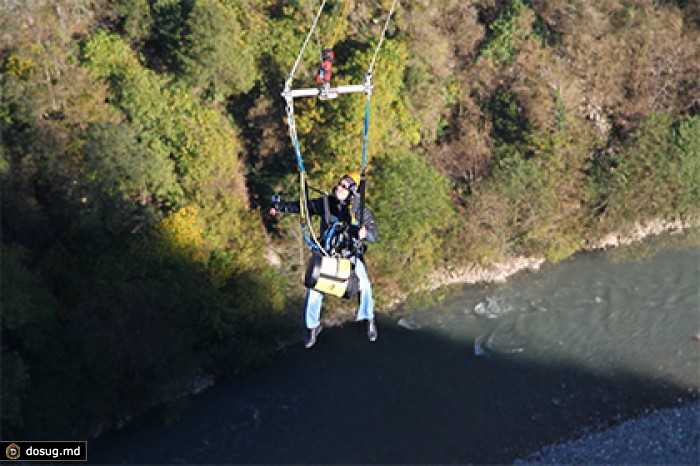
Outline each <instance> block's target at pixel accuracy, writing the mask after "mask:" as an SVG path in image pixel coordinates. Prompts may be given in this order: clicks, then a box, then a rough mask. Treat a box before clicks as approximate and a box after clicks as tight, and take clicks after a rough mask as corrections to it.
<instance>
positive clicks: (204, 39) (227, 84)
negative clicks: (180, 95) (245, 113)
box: [174, 1, 257, 101]
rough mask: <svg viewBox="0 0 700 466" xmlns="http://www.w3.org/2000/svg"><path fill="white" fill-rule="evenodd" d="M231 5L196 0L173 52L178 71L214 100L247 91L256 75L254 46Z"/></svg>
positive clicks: (197, 89) (220, 99)
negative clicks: (247, 39)
mask: <svg viewBox="0 0 700 466" xmlns="http://www.w3.org/2000/svg"><path fill="white" fill-rule="evenodd" d="M245 36H246V29H245V28H244V27H243V26H242V25H241V23H240V21H239V18H238V14H237V12H236V11H235V9H234V8H232V7H230V6H227V5H225V4H223V3H220V2H217V1H209V2H195V3H194V6H193V7H192V10H191V11H190V12H189V15H188V17H187V20H186V21H185V23H184V33H183V36H182V41H181V43H180V44H178V45H179V46H178V48H177V50H176V51H175V52H174V53H175V58H176V63H177V68H178V72H179V73H180V74H182V76H183V79H184V80H185V81H186V82H187V83H188V84H190V85H191V86H193V87H194V88H195V89H196V91H195V92H197V93H203V94H204V95H210V96H211V97H212V98H213V99H214V100H215V101H223V99H224V98H225V97H227V96H229V95H231V94H237V93H242V92H246V91H249V90H250V89H251V87H252V86H253V82H254V80H255V78H256V76H257V70H256V69H255V62H254V58H255V57H254V56H253V54H252V52H253V50H254V49H253V48H252V47H251V46H250V45H249V44H247V43H246V40H245Z"/></svg>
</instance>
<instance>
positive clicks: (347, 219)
mask: <svg viewBox="0 0 700 466" xmlns="http://www.w3.org/2000/svg"><path fill="white" fill-rule="evenodd" d="M324 199H327V202H328V208H327V210H328V211H327V212H326V206H325V205H324V204H325V203H324ZM276 208H277V210H279V211H281V212H288V213H296V214H298V213H299V201H297V202H280V203H279V204H278V205H277V206H276ZM359 210H360V199H359V196H358V195H355V196H354V197H353V198H352V201H351V202H347V201H346V202H341V201H340V200H338V198H336V197H335V196H333V195H328V196H325V197H319V198H316V199H311V200H310V201H309V213H310V214H311V215H318V216H320V217H321V241H324V242H325V241H326V237H327V235H328V234H329V233H330V231H331V228H332V227H333V226H334V225H336V224H338V225H339V226H341V227H346V228H347V231H349V233H350V235H351V236H352V237H353V238H357V234H358V231H359V227H360V224H359V222H360V216H359ZM362 224H363V225H364V226H365V227H367V237H365V239H364V241H366V242H368V243H374V242H375V241H377V240H378V239H379V230H378V229H377V224H376V223H375V221H374V215H372V211H371V210H370V209H369V207H367V206H365V208H364V211H363V215H362ZM338 225H336V226H338ZM336 233H337V231H336Z"/></svg>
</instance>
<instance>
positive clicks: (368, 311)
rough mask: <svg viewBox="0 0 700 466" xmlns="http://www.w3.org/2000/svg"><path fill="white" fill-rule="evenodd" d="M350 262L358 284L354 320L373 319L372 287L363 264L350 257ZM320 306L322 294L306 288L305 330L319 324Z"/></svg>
mask: <svg viewBox="0 0 700 466" xmlns="http://www.w3.org/2000/svg"><path fill="white" fill-rule="evenodd" d="M350 261H351V262H352V263H353V264H355V273H356V274H357V278H358V281H359V283H360V306H359V307H358V308H357V316H356V318H355V320H358V321H359V320H367V319H374V300H373V299H372V285H371V284H370V282H369V277H368V276H367V269H366V268H365V264H364V263H363V262H362V261H361V260H357V259H356V258H355V257H352V258H351V259H350ZM322 304H323V293H321V292H319V291H316V290H312V289H311V288H308V289H307V290H306V302H305V303H304V323H305V324H306V328H309V329H311V328H316V327H318V325H319V324H320V323H321V305H322Z"/></svg>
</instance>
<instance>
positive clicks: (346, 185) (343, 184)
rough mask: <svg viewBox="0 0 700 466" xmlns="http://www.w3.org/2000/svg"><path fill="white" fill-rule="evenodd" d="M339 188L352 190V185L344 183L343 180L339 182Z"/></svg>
mask: <svg viewBox="0 0 700 466" xmlns="http://www.w3.org/2000/svg"><path fill="white" fill-rule="evenodd" d="M338 187H339V188H343V189H344V190H346V191H350V185H349V184H348V183H343V182H342V181H341V182H340V183H338Z"/></svg>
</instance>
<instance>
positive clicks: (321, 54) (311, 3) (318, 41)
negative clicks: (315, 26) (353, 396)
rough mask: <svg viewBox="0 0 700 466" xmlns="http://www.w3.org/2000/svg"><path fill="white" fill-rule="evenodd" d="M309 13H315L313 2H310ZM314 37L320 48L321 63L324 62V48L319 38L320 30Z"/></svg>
mask: <svg viewBox="0 0 700 466" xmlns="http://www.w3.org/2000/svg"><path fill="white" fill-rule="evenodd" d="M309 11H311V14H313V13H314V5H313V0H309ZM314 35H315V36H316V46H317V47H318V58H319V60H320V61H323V47H321V39H320V38H319V36H318V30H316V32H315V34H314Z"/></svg>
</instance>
